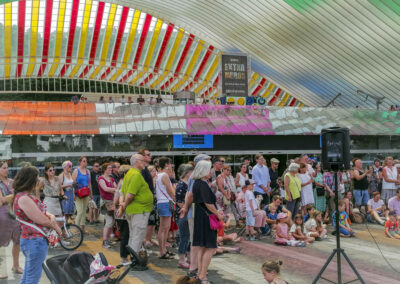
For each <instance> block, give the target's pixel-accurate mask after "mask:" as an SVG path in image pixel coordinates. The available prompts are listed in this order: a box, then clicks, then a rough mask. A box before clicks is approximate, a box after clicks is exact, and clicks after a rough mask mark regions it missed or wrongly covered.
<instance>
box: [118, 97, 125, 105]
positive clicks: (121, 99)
mask: <svg viewBox="0 0 400 284" xmlns="http://www.w3.org/2000/svg"><path fill="white" fill-rule="evenodd" d="M119 102H120V103H121V104H125V96H124V95H122V96H121V97H120V98H119Z"/></svg>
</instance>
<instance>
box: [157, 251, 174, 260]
mask: <svg viewBox="0 0 400 284" xmlns="http://www.w3.org/2000/svg"><path fill="white" fill-rule="evenodd" d="M173 258H174V257H173V256H171V255H169V254H168V252H166V253H164V254H163V255H162V256H160V257H159V259H173Z"/></svg>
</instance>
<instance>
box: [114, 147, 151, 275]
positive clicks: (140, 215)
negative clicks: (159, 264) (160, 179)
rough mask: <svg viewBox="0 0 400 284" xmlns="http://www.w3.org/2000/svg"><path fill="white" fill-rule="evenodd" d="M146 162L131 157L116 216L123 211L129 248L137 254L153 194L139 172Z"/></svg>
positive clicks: (136, 157)
mask: <svg viewBox="0 0 400 284" xmlns="http://www.w3.org/2000/svg"><path fill="white" fill-rule="evenodd" d="M145 163H146V160H145V158H144V157H143V156H142V155H140V154H134V155H132V157H131V166H132V168H131V169H130V170H129V171H128V172H127V173H126V175H125V177H124V183H123V185H122V188H121V192H122V193H123V194H124V196H125V202H124V203H122V204H121V207H120V211H119V212H118V215H122V213H123V212H124V211H125V213H126V219H127V221H128V224H129V242H128V244H129V246H130V247H131V248H132V249H133V250H134V251H135V252H137V253H139V250H140V247H141V246H142V243H143V240H144V238H145V236H146V227H147V222H148V219H149V215H150V212H151V210H153V193H152V192H151V191H150V189H149V186H148V184H147V183H146V181H145V180H144V178H143V176H142V174H141V171H142V170H143V169H144V168H145V165H146V164H145ZM142 268H143V269H142V270H144V269H146V267H142Z"/></svg>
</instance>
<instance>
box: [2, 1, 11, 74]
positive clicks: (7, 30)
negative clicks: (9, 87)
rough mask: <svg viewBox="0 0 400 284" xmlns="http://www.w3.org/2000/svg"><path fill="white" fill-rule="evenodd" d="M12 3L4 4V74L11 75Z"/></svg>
mask: <svg viewBox="0 0 400 284" xmlns="http://www.w3.org/2000/svg"><path fill="white" fill-rule="evenodd" d="M11 5H12V4H11V3H7V4H5V5H4V57H5V59H4V61H5V65H4V76H5V77H6V78H8V77H10V68H11V65H10V63H11V35H12V33H11V32H12V30H11V29H12V22H11V18H12V6H11Z"/></svg>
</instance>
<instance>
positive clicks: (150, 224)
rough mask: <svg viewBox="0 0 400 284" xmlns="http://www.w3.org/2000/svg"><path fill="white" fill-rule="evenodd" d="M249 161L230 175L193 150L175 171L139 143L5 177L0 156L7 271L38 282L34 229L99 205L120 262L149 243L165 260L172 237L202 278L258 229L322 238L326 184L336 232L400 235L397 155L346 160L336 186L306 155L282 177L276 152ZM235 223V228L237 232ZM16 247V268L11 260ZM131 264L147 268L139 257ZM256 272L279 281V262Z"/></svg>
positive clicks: (79, 218)
mask: <svg viewBox="0 0 400 284" xmlns="http://www.w3.org/2000/svg"><path fill="white" fill-rule="evenodd" d="M255 162H256V164H255V165H253V166H251V165H250V163H251V159H250V158H245V159H244V160H243V163H242V164H241V166H240V167H239V171H238V172H237V173H236V174H235V175H234V174H232V168H231V166H230V165H229V164H228V163H226V162H225V158H224V157H214V159H212V158H211V157H210V156H208V155H205V154H200V155H198V156H196V157H195V158H194V160H193V161H191V162H189V163H185V164H181V165H179V167H177V168H176V169H175V165H174V164H173V162H172V160H171V159H170V158H168V157H160V158H156V159H152V156H151V153H150V151H149V150H148V149H141V150H139V151H138V153H136V154H134V155H132V157H131V158H130V164H129V165H128V164H127V165H120V163H119V162H107V163H104V164H102V165H100V164H99V163H98V162H95V163H93V165H92V169H91V170H89V167H88V161H87V158H86V157H81V158H80V159H79V164H78V165H77V167H76V168H75V169H74V168H73V164H72V162H70V161H65V162H64V163H63V164H62V168H63V171H62V172H61V173H60V174H59V175H56V174H55V168H54V166H53V165H52V164H47V165H46V166H45V170H44V177H41V178H39V172H38V170H37V169H36V168H35V167H33V166H26V167H23V168H21V169H20V170H19V171H18V173H17V175H16V176H15V178H14V180H11V179H10V178H8V165H7V162H1V163H0V189H1V191H0V220H1V223H2V228H4V229H3V230H2V231H1V232H0V246H8V245H9V243H10V241H12V242H13V247H12V256H13V266H12V271H13V272H14V273H19V274H23V277H22V283H25V282H24V281H25V279H31V281H32V282H31V283H38V281H39V279H40V276H41V263H42V262H43V261H44V260H45V258H46V255H47V242H46V241H45V236H44V235H43V234H42V233H41V232H40V230H39V231H38V230H37V227H38V228H40V229H41V230H44V231H45V232H46V231H47V230H49V229H55V230H56V231H57V232H60V224H57V222H56V221H55V217H56V216H62V215H64V216H65V217H66V219H67V222H74V223H75V224H76V225H79V226H80V227H81V229H82V231H83V232H84V234H87V228H86V226H87V225H89V226H92V225H98V224H99V223H100V219H99V215H100V211H101V210H100V208H103V212H104V228H103V240H102V241H103V242H102V245H103V247H104V248H106V249H108V248H111V247H112V246H113V245H114V244H115V243H114V242H113V241H112V236H113V235H115V233H116V232H118V235H119V238H120V257H121V263H127V262H128V261H129V259H128V255H129V254H128V251H127V249H126V245H127V244H129V246H130V247H131V248H132V249H133V250H134V251H136V252H138V253H139V252H141V251H145V250H146V248H150V247H153V246H157V247H158V250H159V258H160V259H161V260H170V259H174V258H175V253H174V252H173V250H171V247H173V246H175V245H176V246H177V249H178V252H177V253H178V255H177V257H178V262H177V265H178V267H180V268H182V269H187V270H188V272H187V277H188V278H197V279H199V281H201V283H203V284H205V283H208V280H207V272H208V266H209V264H210V262H211V259H212V257H213V256H214V255H215V254H220V253H240V250H241V247H240V246H229V244H233V245H235V244H237V243H239V242H242V241H243V240H244V239H245V240H247V241H254V240H257V239H260V238H262V237H263V236H266V235H269V236H270V237H271V238H273V240H274V243H275V244H276V245H287V246H306V245H308V244H310V243H312V242H314V241H322V240H323V239H325V238H327V231H328V226H329V225H330V224H332V225H333V227H335V225H336V222H335V220H336V217H337V216H336V210H335V205H334V202H333V197H334V195H335V192H336V191H338V194H339V199H340V201H339V205H338V209H339V216H338V218H339V231H340V235H341V236H342V237H353V236H355V232H354V230H353V229H352V228H351V224H352V223H361V222H364V220H366V221H368V222H376V223H378V224H381V225H384V233H385V235H386V236H387V237H389V238H395V239H400V233H399V224H398V221H397V220H398V219H397V217H398V216H400V172H399V173H398V170H397V169H398V167H400V162H399V161H397V160H393V158H392V157H386V158H385V160H384V161H383V164H382V165H381V162H380V160H378V159H376V160H375V161H374V164H373V165H371V166H367V167H366V168H363V162H362V161H361V159H358V158H354V159H353V161H352V164H353V167H352V169H351V170H349V171H341V172H339V173H338V188H336V186H335V181H334V172H333V171H325V170H322V169H321V166H320V164H318V163H317V162H316V161H315V159H310V158H309V157H308V156H307V155H302V156H300V157H297V158H295V159H293V160H290V161H288V163H287V167H286V170H285V171H284V172H283V174H282V175H280V173H279V172H278V168H279V164H280V161H279V160H278V159H276V158H272V159H271V160H270V161H269V163H267V161H266V160H265V158H264V156H263V155H261V154H257V155H256V156H255ZM268 164H269V166H268ZM353 196H354V198H353ZM60 197H61V199H62V201H61V202H60ZM9 207H11V208H12V210H10V208H9ZM13 214H15V216H16V217H17V218H18V220H22V221H25V222H24V223H21V222H20V221H18V220H16V219H15V218H13V216H12V215H13ZM3 224H5V225H3ZM30 224H32V225H30ZM235 227H237V228H242V227H243V230H244V234H245V236H244V237H242V236H240V234H238V232H237V231H236V232H235ZM177 232H178V234H176V233H177ZM226 244H228V246H226ZM20 250H21V251H22V253H23V254H24V255H25V266H24V269H22V268H21V267H20V265H19V254H20ZM136 269H138V270H145V269H147V267H146V264H145V263H141V264H140V265H138V266H137V267H136ZM262 271H263V273H264V276H265V279H266V280H267V281H269V282H271V283H284V282H277V281H278V280H277V281H275V282H272V281H271V280H270V279H271V277H272V276H274V275H275V276H276V277H279V262H271V261H270V262H267V263H265V264H264V265H263V266H262ZM271 275H272V276H271ZM0 277H1V278H5V277H7V276H6V275H0ZM282 281H283V280H282Z"/></svg>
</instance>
